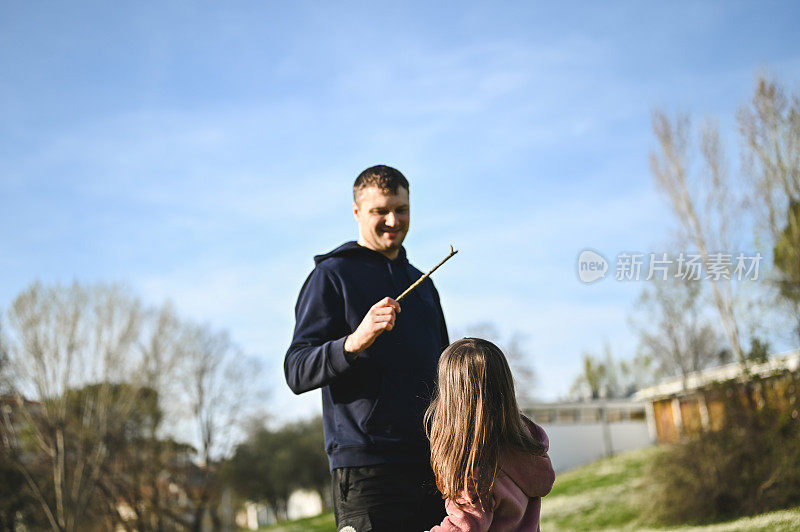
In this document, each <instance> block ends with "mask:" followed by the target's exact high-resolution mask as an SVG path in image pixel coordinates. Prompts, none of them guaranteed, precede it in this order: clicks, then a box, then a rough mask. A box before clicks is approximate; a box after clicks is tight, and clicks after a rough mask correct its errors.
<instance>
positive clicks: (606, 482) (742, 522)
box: [542, 448, 800, 532]
mask: <svg viewBox="0 0 800 532" xmlns="http://www.w3.org/2000/svg"><path fill="white" fill-rule="evenodd" d="M657 452H658V449H657V448H649V449H640V450H637V451H631V452H628V453H624V454H620V455H618V456H614V457H612V458H608V459H605V460H599V461H597V462H594V463H591V464H589V465H586V466H583V467H579V468H577V469H573V470H571V471H568V472H566V473H561V474H559V475H558V476H557V478H556V483H555V485H554V486H553V491H552V492H551V493H550V495H548V496H547V497H545V498H544V499H543V500H542V530H546V531H556V532H557V531H571V530H591V531H594V530H606V531H612V530H619V531H633V530H636V531H644V530H653V531H654V530H659V531H673V530H674V531H684V532H689V531H697V532H706V531H708V532H711V531H714V532H735V531H736V532H738V531H742V532H744V531H748V532H750V531H765V532H766V531H770V532H772V531H792V532H794V531H797V530H800V507H798V508H794V509H791V510H783V511H778V512H770V513H766V514H762V515H758V516H755V517H749V518H742V519H737V520H735V521H729V522H725V523H716V524H713V525H706V526H685V527H672V528H659V527H653V525H652V524H651V523H650V522H649V521H648V516H647V515H646V508H647V504H646V501H645V497H646V490H645V487H646V479H645V465H646V464H647V462H648V460H650V459H651V458H652V457H653V455H654V454H655V453H657Z"/></svg>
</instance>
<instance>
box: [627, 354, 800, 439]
mask: <svg viewBox="0 0 800 532" xmlns="http://www.w3.org/2000/svg"><path fill="white" fill-rule="evenodd" d="M799 369H800V350H794V351H790V352H787V353H782V354H779V355H775V356H773V357H772V358H770V359H769V360H768V361H767V362H765V363H763V364H754V365H752V366H750V367H749V371H750V375H751V376H758V377H760V378H761V380H762V382H770V381H775V382H776V384H777V382H778V381H779V380H780V379H782V377H783V376H784V375H785V374H786V372H796V371H798V370H799ZM743 379H745V374H744V371H743V370H742V367H741V365H739V364H738V363H735V364H728V365H725V366H719V367H716V368H709V369H707V370H704V371H698V372H695V373H691V374H689V375H688V376H687V377H686V379H683V378H677V379H673V380H669V381H664V382H661V383H659V384H657V385H655V386H651V387H649V388H644V389H642V390H639V391H638V392H637V393H636V395H635V397H636V398H637V399H639V400H641V401H643V402H644V403H645V411H646V413H647V426H648V429H649V430H650V436H651V437H652V438H653V439H654V440H655V441H658V442H659V443H672V442H676V441H678V440H679V439H680V437H681V436H682V435H683V434H688V433H691V432H695V431H697V430H700V429H712V430H713V429H715V428H718V427H719V426H720V425H721V423H722V420H723V415H724V406H723V402H722V400H721V399H720V398H716V397H715V396H714V395H713V394H709V393H707V392H708V391H709V389H710V388H711V387H712V386H713V385H714V384H717V383H722V382H729V381H735V380H743Z"/></svg>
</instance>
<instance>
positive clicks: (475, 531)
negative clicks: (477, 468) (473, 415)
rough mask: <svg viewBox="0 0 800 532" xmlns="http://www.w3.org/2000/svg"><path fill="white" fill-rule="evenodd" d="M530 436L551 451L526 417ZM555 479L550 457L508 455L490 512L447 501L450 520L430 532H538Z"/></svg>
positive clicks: (544, 438) (496, 481)
mask: <svg viewBox="0 0 800 532" xmlns="http://www.w3.org/2000/svg"><path fill="white" fill-rule="evenodd" d="M523 419H524V420H525V423H526V424H527V426H528V430H529V431H530V433H531V435H532V436H533V437H534V438H535V439H536V440H538V441H540V442H541V443H542V444H543V445H544V449H545V451H547V450H548V449H549V446H550V440H549V439H548V438H547V434H545V432H544V429H542V427H540V426H539V425H537V424H536V423H534V422H533V421H531V420H529V419H527V418H525V417H523ZM555 478H556V475H555V472H554V471H553V465H552V464H551V463H550V457H549V456H547V454H546V453H545V455H544V456H537V455H533V454H528V453H522V452H514V453H507V454H505V455H504V456H502V457H501V458H500V472H499V473H498V475H497V479H496V480H495V483H494V488H493V489H492V494H491V496H492V506H491V508H486V509H481V508H480V506H475V505H473V504H469V503H468V502H467V499H460V500H459V502H460V503H464V505H463V506H462V507H461V508H459V507H458V505H457V504H455V503H454V502H452V501H450V500H448V501H447V502H446V503H445V509H446V510H447V517H445V518H444V521H442V524H440V525H438V526H435V527H433V528H432V529H431V531H430V532H522V531H526V532H528V531H530V532H538V531H539V517H540V512H541V507H542V499H541V498H542V497H544V496H545V495H547V494H548V493H550V489H551V488H552V487H553V482H554V481H555Z"/></svg>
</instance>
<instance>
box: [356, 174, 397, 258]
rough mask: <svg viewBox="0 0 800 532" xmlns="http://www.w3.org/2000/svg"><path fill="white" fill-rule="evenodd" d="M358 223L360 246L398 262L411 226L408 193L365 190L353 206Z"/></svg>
mask: <svg viewBox="0 0 800 532" xmlns="http://www.w3.org/2000/svg"><path fill="white" fill-rule="evenodd" d="M353 215H355V217H356V222H358V243H359V244H361V245H362V246H364V247H367V248H369V249H373V250H375V251H378V252H380V253H383V254H384V255H386V256H387V257H388V258H390V259H395V258H396V257H397V254H398V253H399V252H400V245H401V244H402V243H403V240H404V239H405V238H406V233H408V227H409V224H410V222H411V207H410V206H409V202H408V189H407V188H405V187H398V189H397V193H396V194H393V193H392V192H391V191H390V190H382V189H381V188H379V187H375V186H371V187H366V188H363V189H361V190H360V191H359V192H358V195H357V196H356V202H355V203H354V204H353Z"/></svg>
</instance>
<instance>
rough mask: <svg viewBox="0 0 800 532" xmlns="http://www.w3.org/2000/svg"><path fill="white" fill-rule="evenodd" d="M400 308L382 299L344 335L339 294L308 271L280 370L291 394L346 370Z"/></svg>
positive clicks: (322, 277)
mask: <svg viewBox="0 0 800 532" xmlns="http://www.w3.org/2000/svg"><path fill="white" fill-rule="evenodd" d="M397 312H400V305H399V304H398V303H397V301H395V300H394V299H392V298H390V297H385V298H383V299H382V300H380V301H378V302H377V303H375V304H374V305H373V306H372V307H371V308H370V309H369V311H368V312H367V314H366V316H364V319H363V320H361V323H360V324H359V325H358V327H357V328H356V330H355V331H353V332H352V333H350V334H349V335H348V334H347V333H348V325H347V322H346V320H345V317H344V302H343V300H342V297H341V295H340V292H339V290H338V289H337V287H336V286H335V284H334V283H333V281H332V280H331V279H330V277H329V276H328V275H327V274H326V273H325V272H322V271H319V270H314V271H313V272H311V275H309V277H308V279H306V283H305V284H304V285H303V288H302V289H301V290H300V297H299V298H298V300H297V305H296V306H295V320H296V322H295V329H294V339H293V340H292V345H290V346H289V350H288V351H287V352H286V358H285V359H284V361H283V370H284V373H285V374H286V382H287V383H288V384H289V388H291V389H292V391H293V392H294V393H296V394H300V393H303V392H307V391H309V390H313V389H315V388H320V387H322V386H325V385H326V384H328V383H330V382H331V381H332V380H333V379H335V378H336V377H338V376H339V375H341V374H342V373H344V372H345V371H347V369H348V368H349V367H350V365H351V364H352V363H353V362H354V361H355V359H356V358H357V357H358V354H359V353H360V352H361V351H363V350H364V349H366V348H368V347H369V346H370V345H372V343H373V342H374V341H375V339H376V338H377V337H378V336H380V335H381V333H383V332H384V331H391V330H392V329H393V328H394V323H395V318H396V315H397V314H396V313H397Z"/></svg>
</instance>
